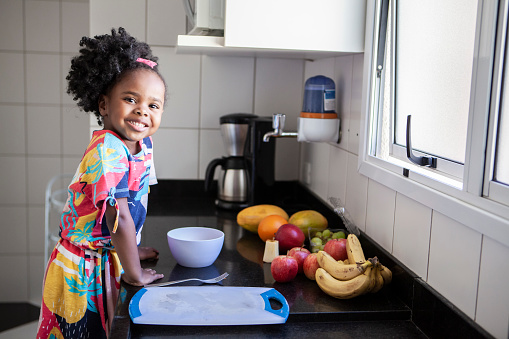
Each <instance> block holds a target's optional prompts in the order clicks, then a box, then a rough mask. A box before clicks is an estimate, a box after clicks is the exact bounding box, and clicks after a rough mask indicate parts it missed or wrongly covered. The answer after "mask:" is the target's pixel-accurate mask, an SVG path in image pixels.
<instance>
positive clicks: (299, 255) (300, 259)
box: [288, 247, 311, 273]
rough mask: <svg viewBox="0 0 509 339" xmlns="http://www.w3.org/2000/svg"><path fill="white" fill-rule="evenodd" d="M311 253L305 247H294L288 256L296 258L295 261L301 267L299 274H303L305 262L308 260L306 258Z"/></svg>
mask: <svg viewBox="0 0 509 339" xmlns="http://www.w3.org/2000/svg"><path fill="white" fill-rule="evenodd" d="M310 253H311V252H309V250H307V249H305V248H304V247H294V248H292V249H291V250H289V251H288V255H289V256H292V257H294V258H295V259H297V264H298V265H299V272H298V273H302V272H303V269H302V268H303V265H304V260H305V259H306V257H307V256H308V255H309V254H310Z"/></svg>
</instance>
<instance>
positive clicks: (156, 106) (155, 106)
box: [150, 104, 159, 109]
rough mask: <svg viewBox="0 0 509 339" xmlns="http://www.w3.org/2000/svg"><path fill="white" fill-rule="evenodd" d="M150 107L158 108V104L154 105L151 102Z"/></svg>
mask: <svg viewBox="0 0 509 339" xmlns="http://www.w3.org/2000/svg"><path fill="white" fill-rule="evenodd" d="M150 108H154V109H158V108H159V106H158V105H156V104H151V105H150Z"/></svg>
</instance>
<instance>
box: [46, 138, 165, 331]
mask: <svg viewBox="0 0 509 339" xmlns="http://www.w3.org/2000/svg"><path fill="white" fill-rule="evenodd" d="M140 143H141V147H142V150H141V152H140V153H138V154H136V155H131V154H130V153H129V150H128V148H127V146H126V145H125V144H124V142H123V141H122V140H121V139H120V138H119V137H118V136H117V135H116V134H115V133H114V132H112V131H105V130H103V131H96V132H94V134H93V136H92V140H91V141H90V144H89V145H88V148H87V150H86V152H85V154H84V156H83V158H82V160H81V163H80V165H79V167H78V169H77V171H76V174H75V175H74V178H73V179H72V182H71V184H70V185H69V188H68V199H67V202H66V205H65V207H64V211H63V213H62V216H61V220H60V237H61V239H60V240H59V242H58V243H57V245H56V246H55V249H54V250H53V253H52V254H51V257H50V259H49V262H48V266H47V268H46V274H45V277H44V288H43V296H42V306H41V314H40V318H39V330H38V333H37V338H44V339H46V338H73V339H75V338H94V339H95V338H106V337H107V336H108V334H109V329H110V324H111V321H112V320H113V313H114V308H115V304H116V301H117V297H118V291H119V288H120V275H121V273H122V266H121V264H120V261H119V259H118V256H117V253H116V252H115V250H114V249H113V245H112V243H111V237H110V232H109V229H108V227H107V225H106V219H105V215H104V214H105V211H106V204H110V205H111V206H115V207H116V208H117V218H118V205H117V200H116V199H118V198H127V201H128V205H129V210H130V212H131V216H132V218H133V220H134V224H135V225H136V233H137V240H138V244H139V241H140V232H141V228H142V226H143V222H144V221H145V216H146V212H147V201H148V191H149V185H152V184H155V183H156V182H157V181H156V178H155V172H154V166H153V162H152V139H151V138H150V137H149V138H145V139H144V140H143V141H141V142H140ZM117 226H118V225H117V220H115V225H114V227H113V229H114V231H115V230H116V228H117Z"/></svg>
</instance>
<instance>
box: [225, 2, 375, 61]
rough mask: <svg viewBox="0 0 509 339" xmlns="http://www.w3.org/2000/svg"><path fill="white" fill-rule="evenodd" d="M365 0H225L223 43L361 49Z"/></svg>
mask: <svg viewBox="0 0 509 339" xmlns="http://www.w3.org/2000/svg"><path fill="white" fill-rule="evenodd" d="M365 17H366V1H365V0H312V1H310V0H226V13H225V46H226V47H250V48H270V49H289V50H307V51H332V52H355V53H357V52H363V51H364V29H365V27H364V26H365Z"/></svg>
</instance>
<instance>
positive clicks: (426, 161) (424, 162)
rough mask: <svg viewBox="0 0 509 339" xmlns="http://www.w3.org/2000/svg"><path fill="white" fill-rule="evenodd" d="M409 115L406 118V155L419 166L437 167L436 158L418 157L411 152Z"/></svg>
mask: <svg viewBox="0 0 509 339" xmlns="http://www.w3.org/2000/svg"><path fill="white" fill-rule="evenodd" d="M411 117H412V116H411V115H408V116H407V118H406V156H407V158H408V159H410V161H411V162H413V163H414V164H417V165H419V166H429V167H431V168H437V158H434V157H418V156H416V155H415V154H414V153H413V152H412V135H411Z"/></svg>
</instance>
